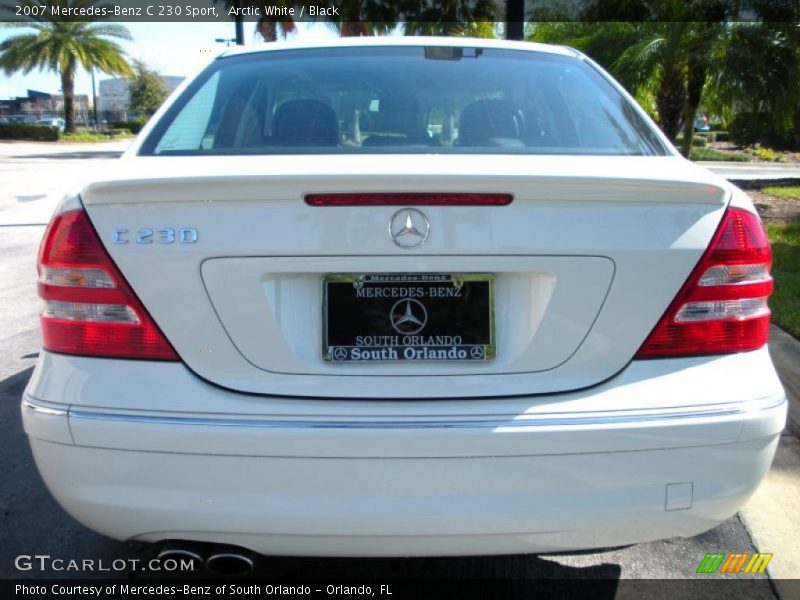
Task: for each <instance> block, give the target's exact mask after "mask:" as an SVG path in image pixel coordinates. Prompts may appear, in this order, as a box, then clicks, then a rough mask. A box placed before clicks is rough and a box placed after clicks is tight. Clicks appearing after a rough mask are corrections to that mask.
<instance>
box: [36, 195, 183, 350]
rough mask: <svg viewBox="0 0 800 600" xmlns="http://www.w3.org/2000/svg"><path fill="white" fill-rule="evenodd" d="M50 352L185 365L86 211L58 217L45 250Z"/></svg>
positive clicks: (45, 329) (43, 288) (42, 280)
mask: <svg viewBox="0 0 800 600" xmlns="http://www.w3.org/2000/svg"><path fill="white" fill-rule="evenodd" d="M38 268H39V296H40V297H41V298H42V300H44V303H45V307H44V310H43V311H42V315H41V319H40V320H41V325H42V340H43V346H44V348H45V349H46V350H52V351H53V352H61V353H64V354H79V355H81V356H103V357H114V358H136V359H150V360H179V358H178V355H177V354H176V353H175V350H173V348H172V346H171V345H170V344H169V342H168V341H167V340H166V338H165V337H164V334H163V333H161V330H160V329H159V328H158V326H157V325H156V324H155V322H154V321H153V319H152V318H151V317H150V315H149V314H148V313H147V311H146V310H145V309H144V307H143V306H142V303H141V302H140V301H139V299H138V298H137V297H136V295H135V294H134V293H133V290H132V289H131V288H130V286H129V285H128V283H127V282H126V281H125V278H124V277H122V274H121V273H120V272H119V270H118V269H117V267H116V266H115V265H114V262H113V261H112V260H111V257H110V256H109V255H108V253H107V252H106V250H105V248H103V245H102V243H101V242H100V239H99V237H98V236H97V232H95V230H94V227H92V224H91V223H90V222H89V218H88V217H87V215H86V213H85V212H84V211H83V210H72V211H69V212H65V213H62V214H60V215H57V216H56V217H54V218H53V220H52V221H51V222H50V224H49V225H48V226H47V231H45V234H44V239H43V240H42V245H41V247H40V248H39V263H38Z"/></svg>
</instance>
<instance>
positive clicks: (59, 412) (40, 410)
mask: <svg viewBox="0 0 800 600" xmlns="http://www.w3.org/2000/svg"><path fill="white" fill-rule="evenodd" d="M22 406H23V408H26V409H27V410H29V411H31V412H35V413H37V414H40V415H47V416H48V417H66V416H67V415H68V414H69V413H68V411H67V409H61V408H50V407H48V406H40V405H38V404H34V403H33V402H31V401H30V400H28V399H27V398H25V399H24V400H23V401H22Z"/></svg>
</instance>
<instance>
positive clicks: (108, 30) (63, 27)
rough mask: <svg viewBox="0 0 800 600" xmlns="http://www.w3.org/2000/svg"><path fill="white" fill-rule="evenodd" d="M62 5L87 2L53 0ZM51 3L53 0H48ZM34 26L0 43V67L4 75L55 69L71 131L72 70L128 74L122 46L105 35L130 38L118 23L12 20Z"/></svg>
mask: <svg viewBox="0 0 800 600" xmlns="http://www.w3.org/2000/svg"><path fill="white" fill-rule="evenodd" d="M35 1H38V0H35ZM57 3H59V4H63V5H66V6H76V5H81V6H85V5H87V4H91V2H84V1H81V0H77V1H74V2H71V1H70V0H57ZM50 4H51V5H52V4H54V3H53V2H51V3H50ZM14 26H18V27H26V28H31V29H35V30H36V33H23V34H20V35H15V36H12V37H10V38H8V39H6V40H5V41H3V42H2V43H0V69H2V70H3V71H4V72H5V73H6V74H7V75H10V74H11V73H14V72H16V71H22V72H23V73H26V74H27V73H30V72H31V71H32V70H33V69H37V68H38V69H47V70H51V71H57V72H58V73H59V75H60V76H61V91H62V93H63V94H64V121H65V127H64V129H65V130H66V131H68V132H72V131H75V90H74V87H75V72H76V70H77V69H78V68H79V67H83V68H84V69H87V70H89V69H92V68H95V67H96V68H97V69H99V70H100V71H103V72H104V73H109V74H112V75H122V76H123V77H130V76H132V75H133V70H132V69H131V66H130V65H129V64H128V61H127V60H126V58H125V53H124V52H123V50H122V48H121V47H120V46H119V45H118V44H116V43H115V42H112V41H110V40H108V39H106V38H109V37H112V38H118V39H123V40H130V39H132V38H131V35H130V33H129V32H128V30H127V29H126V28H125V27H123V26H121V25H112V24H103V23H81V22H71V21H70V22H67V21H39V22H31V23H20V24H16V23H15V24H14Z"/></svg>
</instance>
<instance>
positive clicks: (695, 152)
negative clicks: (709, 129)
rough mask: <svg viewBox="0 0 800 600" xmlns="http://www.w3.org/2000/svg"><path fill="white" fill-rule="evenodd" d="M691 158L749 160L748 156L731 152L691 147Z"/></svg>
mask: <svg viewBox="0 0 800 600" xmlns="http://www.w3.org/2000/svg"><path fill="white" fill-rule="evenodd" d="M690 158H691V160H726V161H733V162H750V157H749V156H745V155H744V154H735V153H733V152H720V151H719V150H714V149H713V148H692V155H691V156H690Z"/></svg>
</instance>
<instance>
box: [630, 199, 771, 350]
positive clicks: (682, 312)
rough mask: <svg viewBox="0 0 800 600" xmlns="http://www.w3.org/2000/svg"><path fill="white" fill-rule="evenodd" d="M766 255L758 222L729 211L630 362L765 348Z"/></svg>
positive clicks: (768, 259)
mask: <svg viewBox="0 0 800 600" xmlns="http://www.w3.org/2000/svg"><path fill="white" fill-rule="evenodd" d="M771 267H772V250H770V247H769V241H768V240H767V234H766V232H765V231H764V227H763V226H762V225H761V222H760V221H759V220H758V217H757V216H756V215H754V214H752V213H750V212H747V211H745V210H742V209H739V208H729V209H728V210H727V211H726V212H725V215H724V216H723V217H722V222H721V223H720V225H719V227H718V228H717V232H716V233H715V234H714V237H713V239H712V240H711V243H710V244H709V247H708V250H706V252H705V254H704V255H703V257H702V258H701V259H700V262H699V263H698V264H697V266H696V267H695V268H694V271H692V273H691V275H689V278H688V279H687V280H686V283H685V284H684V285H683V287H682V288H681V290H680V292H678V295H677V296H676V297H675V299H674V300H673V301H672V304H670V306H669V308H668V309H667V312H666V313H664V316H662V317H661V320H660V321H659V322H658V324H657V325H656V327H655V329H653V331H652V332H651V333H650V335H649V337H648V338H647V340H645V342H644V344H643V345H642V347H641V348H640V349H639V352H637V353H636V358H666V357H674V356H696V355H702V354H728V353H731V352H742V351H744V350H755V349H756V348H760V347H762V346H763V345H764V344H766V343H767V337H768V335H769V318H770V311H769V307H768V306H767V299H768V298H769V296H770V294H771V293H772V277H771V276H770V268H771Z"/></svg>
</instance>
